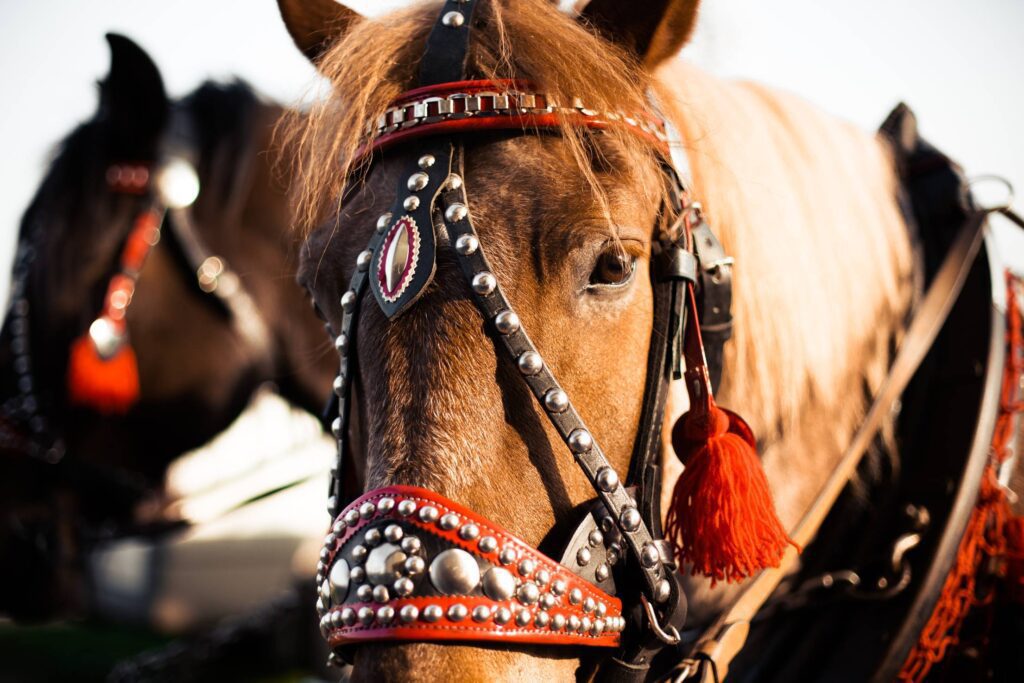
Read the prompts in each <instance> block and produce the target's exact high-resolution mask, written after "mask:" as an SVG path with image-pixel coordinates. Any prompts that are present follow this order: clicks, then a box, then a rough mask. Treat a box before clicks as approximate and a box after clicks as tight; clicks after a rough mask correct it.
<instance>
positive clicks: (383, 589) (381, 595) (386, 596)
mask: <svg viewBox="0 0 1024 683" xmlns="http://www.w3.org/2000/svg"><path fill="white" fill-rule="evenodd" d="M390 599H391V593H389V592H388V587H387V586H377V587H375V588H374V589H373V601H374V602H379V603H385V602H387V601H388V600H390Z"/></svg>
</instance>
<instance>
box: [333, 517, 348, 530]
mask: <svg viewBox="0 0 1024 683" xmlns="http://www.w3.org/2000/svg"><path fill="white" fill-rule="evenodd" d="M346 526H348V525H347V524H345V520H343V519H339V520H337V521H336V522H335V523H334V526H332V527H331V531H333V532H334V533H336V534H341V533H342V532H343V531H345V527H346Z"/></svg>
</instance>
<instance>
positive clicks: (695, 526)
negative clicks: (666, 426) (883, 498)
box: [665, 400, 799, 586]
mask: <svg viewBox="0 0 1024 683" xmlns="http://www.w3.org/2000/svg"><path fill="white" fill-rule="evenodd" d="M754 444H755V441H754V435H753V434H752V433H751V430H750V427H748V426H747V423H746V422H744V421H743V419H742V418H741V417H740V416H738V415H736V414H735V413H733V412H731V411H728V410H724V409H722V408H719V407H718V406H717V405H715V403H714V401H713V400H712V401H711V402H710V406H709V410H706V411H705V410H701V409H697V410H691V411H690V412H689V413H687V414H686V415H684V416H683V418H682V419H680V420H679V421H678V422H677V423H676V426H675V428H674V429H673V430H672V445H673V446H674V447H675V450H676V454H677V455H678V456H679V457H680V459H682V460H683V462H684V463H686V469H685V470H684V472H683V474H682V476H680V477H679V480H678V481H677V482H676V487H675V491H674V492H673V495H672V506H671V507H670V508H669V511H668V518H667V519H666V522H665V531H666V535H667V536H668V537H669V538H674V539H676V540H677V542H678V543H679V546H678V548H677V554H678V559H679V560H680V562H690V563H691V564H692V570H691V571H692V573H693V574H697V573H700V574H703V575H705V576H708V577H710V578H711V585H712V586H714V585H715V584H716V583H717V582H718V581H728V582H733V581H741V580H743V579H745V578H747V577H749V576H752V575H754V574H756V573H757V572H759V571H761V570H762V569H765V568H766V567H777V566H779V563H780V562H781V561H782V555H783V552H784V551H785V549H786V546H787V545H793V546H794V547H797V546H796V544H795V543H793V541H792V540H790V538H789V535H788V534H787V533H786V530H785V529H784V528H783V526H782V523H781V522H780V521H779V518H778V516H777V514H776V512H775V503H774V502H773V500H772V494H771V490H770V489H769V488H768V479H767V477H765V475H764V470H763V469H761V461H760V459H759V458H758V457H757V451H756V450H755V447H754ZM798 549H799V548H798Z"/></svg>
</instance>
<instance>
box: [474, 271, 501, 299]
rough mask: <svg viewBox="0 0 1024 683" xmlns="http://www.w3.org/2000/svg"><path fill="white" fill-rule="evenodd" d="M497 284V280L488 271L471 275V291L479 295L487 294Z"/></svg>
mask: <svg viewBox="0 0 1024 683" xmlns="http://www.w3.org/2000/svg"><path fill="white" fill-rule="evenodd" d="M497 286H498V281H497V280H495V279H494V276H493V275H491V274H490V273H486V272H484V273H477V274H476V275H474V276H473V291H474V292H476V293H477V294H479V295H480V296H487V295H488V294H490V293H491V292H493V291H494V288H495V287H497Z"/></svg>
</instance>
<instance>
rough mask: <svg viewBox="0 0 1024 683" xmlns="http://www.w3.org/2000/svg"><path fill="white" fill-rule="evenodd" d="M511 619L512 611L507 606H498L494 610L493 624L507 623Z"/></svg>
mask: <svg viewBox="0 0 1024 683" xmlns="http://www.w3.org/2000/svg"><path fill="white" fill-rule="evenodd" d="M511 619H512V612H511V610H509V608H508V607H499V608H498V609H496V610H495V611H494V623H495V624H507V623H508V622H509V621H510V620H511Z"/></svg>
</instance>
